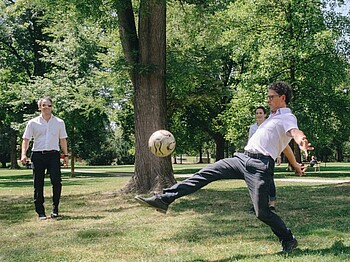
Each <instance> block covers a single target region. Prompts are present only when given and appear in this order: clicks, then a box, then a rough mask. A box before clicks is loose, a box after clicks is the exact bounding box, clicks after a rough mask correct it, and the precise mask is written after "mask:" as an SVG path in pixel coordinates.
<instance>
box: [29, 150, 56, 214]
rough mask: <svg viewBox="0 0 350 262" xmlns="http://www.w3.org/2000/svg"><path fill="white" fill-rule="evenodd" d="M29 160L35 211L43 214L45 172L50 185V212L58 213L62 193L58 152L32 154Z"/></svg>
mask: <svg viewBox="0 0 350 262" xmlns="http://www.w3.org/2000/svg"><path fill="white" fill-rule="evenodd" d="M31 160H32V163H33V176H34V205H35V211H36V212H37V213H38V214H45V207H44V202H45V200H44V178H45V173H46V171H47V173H48V174H49V176H50V181H51V184H52V193H53V196H52V212H54V213H58V205H59V202H60V198H61V191H62V183H61V181H62V179H61V163H60V154H59V152H58V151H49V152H44V151H43V152H33V153H32V155H31Z"/></svg>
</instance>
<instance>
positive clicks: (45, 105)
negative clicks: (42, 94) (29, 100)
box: [41, 104, 52, 107]
mask: <svg viewBox="0 0 350 262" xmlns="http://www.w3.org/2000/svg"><path fill="white" fill-rule="evenodd" d="M41 107H52V105H47V104H42V105H41Z"/></svg>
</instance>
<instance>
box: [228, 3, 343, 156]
mask: <svg viewBox="0 0 350 262" xmlns="http://www.w3.org/2000/svg"><path fill="white" fill-rule="evenodd" d="M323 7H324V6H322V2H321V1H282V2H281V1H270V0H261V1H248V2H247V1H237V2H235V3H234V4H233V5H232V6H231V8H229V9H228V10H227V11H228V13H226V12H225V13H223V16H225V17H226V18H227V21H230V23H232V24H234V25H235V26H234V27H233V28H231V29H229V30H228V31H227V32H226V33H225V34H224V35H223V36H224V37H225V35H227V41H231V43H232V46H233V48H232V50H235V52H234V53H233V59H234V60H237V61H241V60H242V58H244V61H245V62H244V67H245V68H246V70H245V74H243V75H242V79H241V82H240V84H239V85H238V86H237V87H236V88H235V92H236V93H235V98H234V99H233V100H232V106H231V108H230V109H229V110H228V111H227V113H228V115H227V119H228V126H229V127H232V128H231V129H230V130H229V137H230V138H231V139H232V140H233V141H236V143H238V142H237V141H239V140H240V139H242V138H241V137H240V135H239V134H240V130H243V129H244V128H245V127H246V126H248V122H245V123H242V125H240V124H237V121H236V120H237V119H246V120H248V119H249V118H248V117H247V113H248V112H250V110H249V107H250V106H251V105H252V104H256V103H261V104H265V102H266V101H265V100H266V99H265V96H264V94H265V93H266V87H267V85H268V84H269V83H270V82H273V81H276V80H284V81H287V82H289V83H291V84H292V86H293V90H294V99H293V101H292V103H291V105H290V106H291V108H292V110H294V111H295V114H296V116H297V117H298V120H299V126H300V127H301V128H302V129H303V130H304V131H306V133H307V134H308V137H309V139H310V141H311V142H312V143H313V144H314V145H315V147H316V149H317V148H322V147H323V146H326V145H327V144H329V142H330V141H332V140H333V139H332V137H334V135H335V134H336V133H335V130H337V129H338V128H339V125H338V124H337V123H339V124H340V123H342V124H341V125H348V121H347V120H345V118H344V110H345V111H347V110H348V108H349V104H348V100H346V99H345V97H344V96H342V95H341V92H339V91H340V89H341V87H342V85H343V84H345V83H346V81H347V78H346V75H347V74H348V71H347V70H348V68H349V64H348V62H347V61H346V59H345V58H346V55H347V54H346V53H344V52H342V51H341V50H340V49H339V48H337V42H338V41H339V40H340V37H341V32H342V30H346V28H347V27H346V25H348V24H349V21H348V19H345V18H344V17H341V16H340V15H339V14H334V13H332V14H333V15H332V16H331V17H332V20H330V19H329V16H328V12H329V11H327V10H325V9H323ZM271 17H273V19H271ZM340 21H341V22H340ZM227 27H229V26H228V25H227ZM232 39H234V41H233V40H232ZM237 41H239V42H240V46H239V48H237ZM237 102H238V103H237ZM244 102H245V103H246V105H244ZM320 107H322V109H321V108H320ZM244 108H245V109H244ZM345 115H346V114H345ZM238 123H239V122H238ZM325 123H328V124H325ZM347 129H348V128H347ZM237 134H238V135H237ZM342 139H345V140H343V141H347V140H348V139H349V133H348V132H346V131H345V132H344V136H343V137H342ZM295 150H296V154H297V159H299V161H300V159H301V156H300V152H299V151H298V148H297V147H296V148H295Z"/></svg>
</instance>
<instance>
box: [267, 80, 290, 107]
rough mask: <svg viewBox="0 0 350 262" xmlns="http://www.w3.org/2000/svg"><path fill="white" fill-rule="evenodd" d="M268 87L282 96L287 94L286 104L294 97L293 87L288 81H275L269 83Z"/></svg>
mask: <svg viewBox="0 0 350 262" xmlns="http://www.w3.org/2000/svg"><path fill="white" fill-rule="evenodd" d="M268 89H271V90H274V91H275V92H276V93H277V94H279V95H280V96H282V95H285V96H286V104H288V103H289V102H290V100H291V99H292V95H293V94H292V88H291V87H290V85H288V84H287V83H286V82H283V81H277V82H273V83H271V84H270V85H269V87H268Z"/></svg>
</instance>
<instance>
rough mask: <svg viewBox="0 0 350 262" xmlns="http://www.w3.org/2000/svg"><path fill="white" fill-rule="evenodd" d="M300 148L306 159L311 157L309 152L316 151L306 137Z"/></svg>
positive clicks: (302, 140)
mask: <svg viewBox="0 0 350 262" xmlns="http://www.w3.org/2000/svg"><path fill="white" fill-rule="evenodd" d="M299 148H300V150H301V151H303V152H304V154H305V157H306V159H307V157H308V156H309V153H308V151H311V150H314V148H313V147H312V146H311V143H309V141H308V140H307V138H306V137H305V136H304V137H303V138H302V139H301V141H300V143H299Z"/></svg>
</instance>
